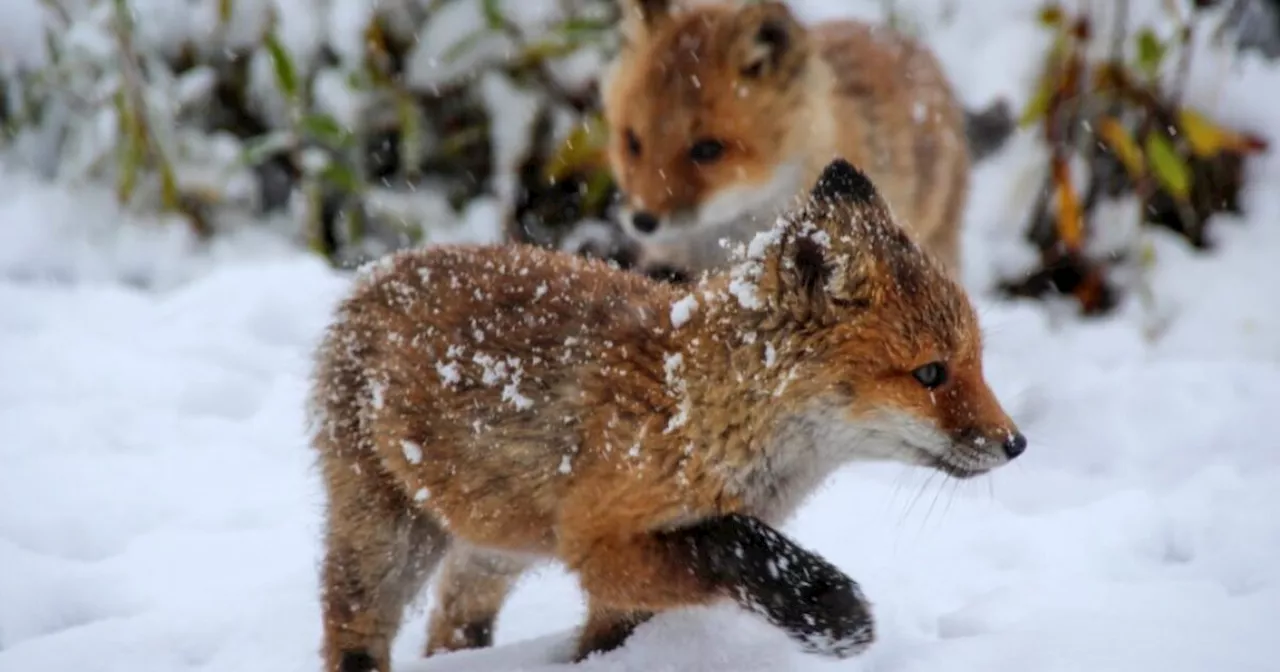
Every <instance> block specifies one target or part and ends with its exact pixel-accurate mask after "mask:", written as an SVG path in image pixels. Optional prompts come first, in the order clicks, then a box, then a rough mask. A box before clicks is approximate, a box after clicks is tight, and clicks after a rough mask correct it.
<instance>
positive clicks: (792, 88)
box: [602, 0, 990, 274]
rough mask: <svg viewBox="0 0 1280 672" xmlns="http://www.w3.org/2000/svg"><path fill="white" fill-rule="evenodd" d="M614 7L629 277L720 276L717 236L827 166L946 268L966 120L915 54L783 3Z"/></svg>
mask: <svg viewBox="0 0 1280 672" xmlns="http://www.w3.org/2000/svg"><path fill="white" fill-rule="evenodd" d="M622 6H623V11H624V14H625V16H624V20H623V35H624V38H623V39H624V44H623V47H622V49H621V51H620V53H619V55H618V57H617V58H616V59H615V61H614V63H613V64H612V65H611V67H610V72H609V74H608V75H607V76H606V77H605V79H604V80H603V82H602V96H603V106H604V114H605V118H606V120H607V121H608V124H609V127H610V133H611V138H610V141H609V146H608V155H609V160H610V165H611V167H612V170H613V173H614V175H615V178H616V181H617V184H618V187H619V190H620V191H621V192H622V193H623V194H624V197H623V200H624V206H623V207H622V208H621V211H622V212H621V216H620V220H621V224H622V227H623V230H624V231H625V232H626V234H627V237H629V238H631V242H632V243H633V245H631V247H633V248H638V249H632V250H630V251H629V254H628V256H631V257H636V258H637V260H636V263H637V265H638V267H639V268H640V269H641V270H643V271H645V272H649V273H651V274H652V273H655V272H657V269H659V268H665V269H666V270H667V271H668V272H674V273H678V274H696V273H698V272H701V271H705V270H709V269H713V268H722V267H724V266H725V265H726V264H727V263H728V262H729V250H728V249H726V248H725V247H724V246H722V245H721V244H720V242H719V241H720V239H721V238H725V237H727V238H728V239H729V241H730V243H731V244H741V243H745V242H746V241H748V240H750V239H751V236H752V235H754V234H755V233H757V232H758V231H760V230H763V229H766V228H768V227H769V226H770V225H772V223H773V220H774V218H775V217H776V216H777V215H778V214H779V213H780V212H782V211H784V210H786V209H787V208H788V207H789V206H790V204H791V202H792V199H793V198H795V197H797V196H803V193H804V191H805V190H806V189H807V188H808V186H809V185H811V184H813V180H814V179H815V178H816V177H817V176H818V174H819V172H821V170H822V169H823V167H824V166H825V165H826V164H827V162H829V161H830V160H831V159H833V158H836V157H839V158H844V159H846V160H848V161H850V162H851V163H853V164H854V165H856V166H858V167H859V168H860V169H862V170H864V171H866V173H867V174H868V175H869V176H870V177H871V179H872V180H874V181H875V183H876V185H877V187H878V188H879V189H881V190H882V191H883V192H884V195H885V197H886V198H887V200H888V201H889V203H890V205H891V206H892V207H893V208H894V210H895V212H896V213H897V215H898V217H899V221H900V222H901V223H902V224H903V225H904V226H905V227H906V228H907V230H908V231H909V232H910V233H911V234H913V235H914V236H916V237H917V238H918V239H919V240H920V241H921V242H922V243H923V244H924V246H925V247H926V248H928V249H929V250H931V251H932V252H933V253H934V254H935V255H936V256H937V257H938V258H939V259H940V260H941V261H942V262H943V264H944V265H945V266H947V267H948V268H949V269H952V270H955V269H956V268H958V266H959V263H960V258H959V257H960V249H959V230H960V226H961V223H962V221H963V216H964V209H965V204H966V196H967V191H968V188H969V169H970V151H969V147H968V143H967V141H966V116H965V112H964V110H963V108H962V106H961V104H960V102H959V101H958V100H957V98H956V96H955V95H954V93H953V91H952V90H951V88H950V85H949V84H948V82H947V79H946V76H945V74H944V73H943V71H942V69H941V68H940V67H939V64H938V62H937V60H936V59H935V58H934V56H933V54H932V53H930V51H929V50H928V49H927V48H926V47H925V46H924V45H922V44H920V43H919V42H917V41H915V40H913V39H911V38H909V37H907V36H905V35H901V34H899V33H896V32H894V31H892V30H891V29H889V28H881V27H873V26H870V25H867V24H864V23H860V22H857V21H852V20H840V21H828V22H824V23H820V24H818V25H816V26H815V27H813V28H806V27H804V26H802V25H801V24H800V23H799V22H798V21H797V20H796V18H795V17H794V16H793V15H792V13H791V11H790V10H789V9H788V8H787V6H786V5H785V4H784V3H781V2H757V3H750V4H748V3H743V2H735V3H726V2H698V3H690V6H689V7H687V8H680V7H678V6H676V5H675V3H673V2H672V0H622ZM979 125H980V124H979ZM988 126H990V124H988ZM988 130H989V129H988ZM980 132H981V131H979V130H976V129H975V130H974V134H980ZM636 243H638V244H636ZM624 244H625V243H624Z"/></svg>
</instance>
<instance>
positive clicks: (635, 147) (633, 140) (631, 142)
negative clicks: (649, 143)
mask: <svg viewBox="0 0 1280 672" xmlns="http://www.w3.org/2000/svg"><path fill="white" fill-rule="evenodd" d="M624 135H625V136H626V141H627V152H629V153H630V154H631V156H633V157H636V156H640V138H637V137H636V132H635V131H633V130H631V129H629V128H628V129H627V130H626V132H625V133H624Z"/></svg>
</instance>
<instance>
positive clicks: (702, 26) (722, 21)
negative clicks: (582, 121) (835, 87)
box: [602, 0, 813, 240]
mask: <svg viewBox="0 0 1280 672" xmlns="http://www.w3.org/2000/svg"><path fill="white" fill-rule="evenodd" d="M622 5H623V10H624V13H625V17H624V19H623V30H622V33H623V40H624V45H623V48H622V50H621V53H620V54H619V56H618V58H617V59H616V60H615V62H614V63H613V64H612V67H611V69H610V74H609V76H608V77H607V78H606V81H605V84H604V86H603V87H602V93H603V104H604V105H603V106H604V114H605V119H606V120H607V122H608V125H609V128H610V131H609V132H610V139H609V144H608V155H609V162H610V165H611V167H612V170H613V173H614V175H615V178H616V180H617V184H618V187H619V191H620V192H622V194H623V207H622V208H621V210H622V213H621V220H622V224H623V226H624V227H625V228H626V229H627V230H628V231H629V232H631V233H632V234H633V235H636V236H638V237H640V238H650V239H655V240H663V239H665V238H667V237H669V236H676V235H678V234H679V232H680V231H681V230H682V229H687V228H688V227H692V226H714V225H719V224H727V223H729V222H732V221H734V220H736V219H738V218H740V217H742V216H743V215H748V214H755V213H760V212H762V211H770V210H771V211H780V210H781V209H782V208H784V207H785V206H786V205H788V204H789V202H790V200H791V199H792V198H794V197H795V196H796V195H797V194H801V193H803V191H804V189H805V186H806V185H805V183H804V182H803V180H806V179H809V178H806V177H805V176H804V175H803V172H802V171H803V168H804V159H805V153H804V152H803V140H801V138H803V137H804V136H805V134H807V133H810V132H812V130H813V129H808V128H804V127H803V126H804V124H803V121H802V120H800V119H798V118H797V113H798V112H799V111H800V110H801V109H802V108H803V107H804V105H805V95H806V87H805V75H806V71H807V70H808V69H809V67H808V61H809V54H810V52H811V47H810V44H809V40H808V37H807V34H806V31H805V30H804V28H803V27H802V26H801V25H800V24H799V23H798V22H797V21H796V19H795V17H794V16H793V15H792V13H791V11H790V10H789V9H788V8H787V6H786V5H785V4H783V3H781V2H759V3H753V4H749V5H742V6H739V5H737V4H733V5H727V4H724V5H722V4H702V5H699V6H695V7H689V8H687V9H679V10H677V9H674V8H673V7H672V3H671V0H622ZM770 214H776V212H771V213H770Z"/></svg>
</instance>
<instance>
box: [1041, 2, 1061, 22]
mask: <svg viewBox="0 0 1280 672" xmlns="http://www.w3.org/2000/svg"><path fill="white" fill-rule="evenodd" d="M1063 18H1064V16H1063V11H1062V5H1059V4H1058V3H1056V2H1051V3H1049V4H1046V5H1045V6H1043V7H1041V8H1040V11H1039V12H1037V13H1036V22H1037V23H1039V24H1040V25H1042V26H1044V27H1045V28H1058V27H1059V26H1061V25H1062V19H1063Z"/></svg>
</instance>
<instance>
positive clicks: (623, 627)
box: [573, 601, 654, 663]
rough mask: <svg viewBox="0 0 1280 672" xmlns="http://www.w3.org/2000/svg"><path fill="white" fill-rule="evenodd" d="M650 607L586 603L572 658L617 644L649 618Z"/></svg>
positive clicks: (600, 650) (603, 650)
mask: <svg viewBox="0 0 1280 672" xmlns="http://www.w3.org/2000/svg"><path fill="white" fill-rule="evenodd" d="M653 615H654V612H652V611H633V610H620V609H611V608H609V607H605V606H602V605H600V604H598V603H596V602H594V601H589V604H588V607H587V622H586V625H584V626H583V628H582V633H581V634H580V635H579V636H578V651H577V654H575V655H574V658H573V662H575V663H577V662H581V661H582V660H584V659H586V658H587V657H588V656H590V655H592V654H596V653H608V652H609V651H613V650H614V649H616V648H618V647H620V646H622V645H623V643H625V642H626V641H627V639H628V638H630V637H631V633H633V632H635V630H636V628H638V627H640V625H641V624H642V623H644V622H645V621H648V620H649V619H651V618H653Z"/></svg>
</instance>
